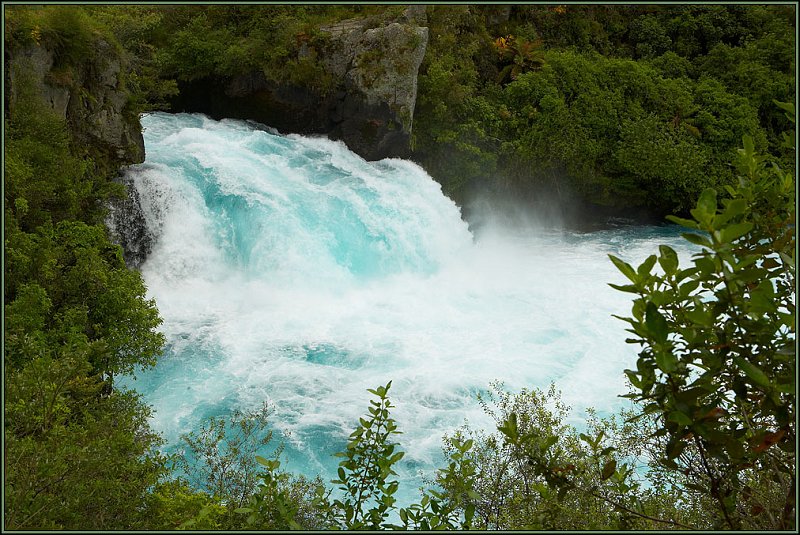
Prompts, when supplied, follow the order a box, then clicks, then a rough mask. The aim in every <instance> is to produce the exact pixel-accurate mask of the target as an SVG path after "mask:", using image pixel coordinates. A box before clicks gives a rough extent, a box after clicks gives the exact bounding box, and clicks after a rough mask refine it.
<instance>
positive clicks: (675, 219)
mask: <svg viewBox="0 0 800 535" xmlns="http://www.w3.org/2000/svg"><path fill="white" fill-rule="evenodd" d="M667 219H668V220H669V221H672V222H673V223H676V224H678V225H680V226H682V227H686V228H693V229H697V228H700V227H699V226H698V225H697V223H696V222H695V221H692V220H691V219H683V218H682V217H677V216H674V215H668V216H667Z"/></svg>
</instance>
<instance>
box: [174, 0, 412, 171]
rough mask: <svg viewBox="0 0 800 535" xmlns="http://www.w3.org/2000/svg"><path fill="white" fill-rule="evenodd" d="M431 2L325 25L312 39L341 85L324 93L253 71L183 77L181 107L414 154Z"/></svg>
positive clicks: (377, 151)
mask: <svg viewBox="0 0 800 535" xmlns="http://www.w3.org/2000/svg"><path fill="white" fill-rule="evenodd" d="M425 24H426V17H425V7H424V6H411V7H409V8H408V9H406V10H405V12H404V13H403V14H402V15H401V16H400V17H398V18H396V19H394V20H386V21H382V20H376V19H349V20H344V21H340V22H338V23H336V24H331V25H327V26H322V27H320V28H319V32H320V34H321V35H322V36H323V39H322V40H321V41H322V44H321V45H319V44H318V45H317V46H315V48H314V49H313V51H312V50H311V49H310V47H309V46H308V45H307V44H303V45H302V46H300V47H299V50H298V56H299V57H303V56H304V55H308V54H312V53H313V54H314V55H315V58H316V62H317V63H318V64H319V65H320V66H322V68H323V70H324V73H325V74H326V75H327V76H330V77H332V79H333V80H334V81H335V87H334V88H333V89H331V90H329V91H325V92H322V91H318V90H315V89H312V88H309V87H305V86H301V85H298V84H292V83H289V82H286V81H278V82H276V81H273V80H272V79H271V78H270V76H269V73H265V72H263V71H254V72H248V73H244V74H241V75H238V76H235V77H233V78H231V79H227V80H219V79H213V80H212V79H204V80H199V81H194V82H191V83H185V84H183V85H182V86H181V95H180V97H179V98H178V99H177V100H176V101H175V102H174V103H173V109H174V110H175V111H187V112H203V113H207V114H208V115H211V116H212V117H215V118H222V117H229V118H239V119H252V120H255V121H258V122H262V123H264V124H267V125H269V126H272V127H275V128H277V129H278V130H280V131H284V132H293V133H300V134H325V135H327V136H329V137H330V138H332V139H338V140H342V141H344V143H345V144H346V145H347V146H348V147H349V148H350V149H351V150H352V151H354V152H355V153H357V154H359V155H361V156H362V157H364V158H366V159H368V160H378V159H381V158H386V157H404V156H408V155H409V141H410V136H411V132H412V128H413V117H414V104H415V102H416V98H417V73H418V71H419V67H420V64H421V63H422V59H423V57H424V56H425V50H426V48H427V45H428V28H427V27H426V26H425Z"/></svg>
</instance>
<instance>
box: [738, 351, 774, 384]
mask: <svg viewBox="0 0 800 535" xmlns="http://www.w3.org/2000/svg"><path fill="white" fill-rule="evenodd" d="M733 362H734V363H736V365H737V366H739V368H741V370H742V371H743V372H744V374H745V375H746V376H747V377H749V378H750V379H752V380H753V382H754V383H755V384H757V385H758V386H761V387H764V388H768V387H769V386H770V381H769V377H768V376H767V374H766V373H764V372H763V371H762V370H761V369H760V368H759V367H758V366H756V365H755V364H753V363H752V362H749V361H747V360H745V359H743V358H742V357H740V356H735V357H733Z"/></svg>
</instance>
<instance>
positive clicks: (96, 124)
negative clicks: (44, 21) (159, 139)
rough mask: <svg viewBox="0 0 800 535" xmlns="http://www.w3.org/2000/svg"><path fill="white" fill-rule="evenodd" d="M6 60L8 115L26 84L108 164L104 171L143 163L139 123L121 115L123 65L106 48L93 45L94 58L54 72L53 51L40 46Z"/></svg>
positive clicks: (101, 42)
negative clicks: (107, 168)
mask: <svg viewBox="0 0 800 535" xmlns="http://www.w3.org/2000/svg"><path fill="white" fill-rule="evenodd" d="M7 57H8V59H9V61H8V64H7V69H8V71H7V80H8V82H9V84H10V88H9V89H10V91H9V99H10V103H9V104H10V108H9V109H13V108H14V104H15V100H16V99H17V98H18V97H19V94H20V91H22V90H25V84H27V86H28V89H30V88H33V90H34V91H36V92H38V93H39V95H40V96H41V98H42V99H43V100H44V102H46V103H47V104H49V105H50V107H51V108H52V109H53V111H55V112H56V114H58V115H59V116H60V117H62V118H64V119H65V120H66V121H67V124H68V125H69V126H70V130H71V131H72V133H73V135H74V137H75V138H76V140H78V141H79V142H81V143H82V144H84V145H85V146H86V147H92V149H94V150H97V151H99V152H100V153H101V154H102V156H103V157H104V159H108V163H109V166H108V167H109V169H113V168H114V167H118V166H119V165H127V164H133V163H140V162H143V161H144V139H143V138H142V132H141V124H140V123H139V118H138V117H137V116H136V115H135V114H132V113H127V110H126V105H127V103H128V98H129V93H128V92H127V91H126V90H125V88H124V83H123V81H122V80H123V73H124V72H125V71H126V70H127V65H126V62H125V61H124V59H123V58H122V56H121V55H120V53H119V52H117V50H116V49H115V48H114V47H113V46H112V45H111V44H110V43H108V42H107V41H105V40H103V39H98V40H97V42H96V43H95V53H94V54H93V58H90V59H87V60H86V61H83V62H82V63H80V64H79V65H70V66H56V65H55V56H54V53H53V51H51V50H48V49H46V48H45V47H43V46H39V45H29V46H26V47H24V48H22V49H19V50H13V51H11V53H10V54H9V55H8V56H7ZM23 78H24V79H23Z"/></svg>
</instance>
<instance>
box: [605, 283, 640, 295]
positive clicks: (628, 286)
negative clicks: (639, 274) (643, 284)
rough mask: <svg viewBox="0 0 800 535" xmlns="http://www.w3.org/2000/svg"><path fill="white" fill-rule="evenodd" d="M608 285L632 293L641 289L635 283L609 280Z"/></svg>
mask: <svg viewBox="0 0 800 535" xmlns="http://www.w3.org/2000/svg"><path fill="white" fill-rule="evenodd" d="M608 285H609V286H611V287H612V288H614V289H615V290H619V291H620V292H628V293H632V294H635V293H639V290H638V289H637V288H636V286H634V285H633V284H622V285H619V284H612V283H610V282H609V283H608Z"/></svg>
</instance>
